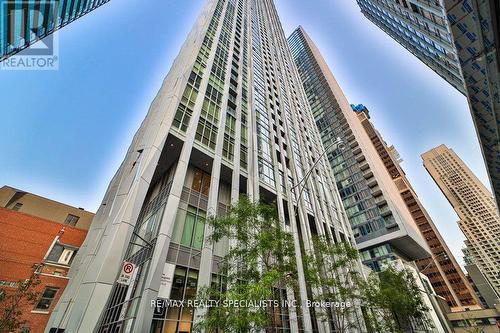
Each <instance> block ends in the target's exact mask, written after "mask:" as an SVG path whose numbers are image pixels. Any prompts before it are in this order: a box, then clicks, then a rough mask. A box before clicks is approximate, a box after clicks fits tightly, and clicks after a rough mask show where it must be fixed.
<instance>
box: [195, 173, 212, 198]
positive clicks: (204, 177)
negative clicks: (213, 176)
mask: <svg viewBox="0 0 500 333" xmlns="http://www.w3.org/2000/svg"><path fill="white" fill-rule="evenodd" d="M191 188H192V189H193V190H195V191H197V192H200V193H201V194H204V195H208V192H209V190H210V175H209V174H208V173H205V172H203V171H201V170H198V169H196V170H195V172H194V177H193V183H192V185H191Z"/></svg>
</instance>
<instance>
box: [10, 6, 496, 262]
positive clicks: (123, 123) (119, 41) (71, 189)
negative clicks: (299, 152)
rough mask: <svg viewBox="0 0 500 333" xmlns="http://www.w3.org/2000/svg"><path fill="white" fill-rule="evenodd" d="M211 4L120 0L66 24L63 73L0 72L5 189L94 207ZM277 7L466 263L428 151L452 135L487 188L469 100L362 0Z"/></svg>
mask: <svg viewBox="0 0 500 333" xmlns="http://www.w3.org/2000/svg"><path fill="white" fill-rule="evenodd" d="M203 3H204V1H202V0H183V1H180V0H177V1H173V0H141V1H135V0H120V1H119V0H112V1H111V2H110V3H108V4H106V5H104V6H103V7H101V8H99V9H98V10H96V11H94V12H92V13H91V14H89V15H86V16H85V17H83V18H81V19H79V20H78V21H76V22H74V23H72V24H70V25H69V26H67V27H65V28H64V29H62V30H61V31H60V32H59V59H60V62H59V70H58V71H24V72H21V71H3V70H2V71H0V101H2V103H1V106H0V117H1V118H0V133H1V147H2V155H1V157H0V186H1V185H3V184H7V185H11V186H14V187H17V188H20V189H23V190H26V191H30V192H34V193H37V194H39V195H43V196H47V197H49V198H52V199H55V200H58V201H62V202H65V203H68V204H71V205H74V206H78V207H84V208H85V209H87V210H91V211H95V210H96V209H97V208H98V206H99V204H100V201H101V199H102V197H103V195H104V192H105V190H106V187H107V185H108V182H109V180H110V179H111V177H112V176H113V174H114V172H115V170H116V169H117V168H118V166H119V164H120V162H121V160H122V159H123V157H124V156H125V152H126V150H127V148H128V145H129V143H130V142H131V140H132V136H133V134H134V132H135V130H136V129H137V128H138V126H139V124H140V122H141V120H142V118H143V117H144V116H145V114H146V111H147V109H148V106H149V103H150V102H151V101H152V99H153V97H154V95H155V94H156V92H157V90H158V89H159V87H160V84H161V81H162V80H163V77H164V76H165V75H166V73H167V71H168V69H169V68H170V65H171V63H172V61H173V59H174V58H175V56H176V55H177V52H178V51H179V49H180V46H181V44H182V42H183V41H184V39H185V37H186V36H187V33H188V32H189V30H190V28H191V26H192V24H193V23H194V20H195V19H196V16H197V14H198V13H199V11H200V9H201V8H202V6H203ZM276 5H277V7H278V12H279V14H280V17H281V20H282V23H283V27H284V30H285V33H286V34H287V35H288V34H289V33H291V32H292V31H293V29H295V28H296V27H297V26H298V25H299V24H301V25H302V26H303V27H304V28H305V29H306V30H307V32H308V33H309V35H310V36H311V38H312V39H313V40H314V41H315V42H316V44H317V45H318V47H319V49H320V50H321V52H322V53H323V56H324V57H325V59H326V60H327V62H328V64H329V66H330V68H331V69H332V72H333V73H334V75H335V76H336V78H337V80H338V81H339V83H340V85H341V86H342V88H343V90H344V92H345V94H346V95H347V97H348V98H349V100H350V102H351V103H354V104H357V103H363V104H365V105H366V106H367V107H368V108H369V109H370V113H371V116H372V121H373V122H374V123H375V125H376V126H377V128H378V129H379V131H380V132H381V133H382V135H383V136H384V138H385V139H386V141H387V142H388V143H389V144H394V145H395V146H396V148H397V149H398V151H399V152H400V154H401V156H402V158H403V159H404V162H403V167H404V169H405V171H406V173H407V175H408V177H409V178H410V180H411V181H412V184H413V186H414V188H415V190H416V191H417V193H418V195H419V197H420V199H421V200H422V201H423V203H424V205H425V207H426V208H427V210H428V211H429V213H430V214H431V216H432V217H433V219H434V222H435V223H436V225H437V226H438V228H439V230H441V233H442V234H443V236H444V238H445V240H446V241H447V243H448V244H449V246H450V248H451V249H452V251H453V252H454V254H455V256H456V257H457V259H459V260H460V261H461V258H462V254H461V252H460V248H461V247H462V246H463V239H464V237H463V235H462V233H461V231H460V230H459V229H458V226H457V224H456V221H457V219H458V218H457V216H456V214H455V213H454V212H453V210H452V208H451V207H450V205H449V204H448V202H447V201H446V199H445V198H444V196H443V195H442V194H441V192H440V191H439V189H438V188H437V186H436V185H435V184H434V183H433V181H432V179H431V178H430V176H429V175H428V174H427V172H426V171H425V169H424V168H423V166H422V163H421V159H420V154H421V153H423V152H424V151H426V150H428V149H430V148H432V147H434V146H437V145H439V144H441V143H444V144H446V145H448V146H449V147H451V148H453V149H454V150H455V151H456V152H457V153H458V155H459V156H461V157H462V159H464V161H465V162H466V163H467V164H468V165H469V167H470V168H471V169H472V170H473V171H474V172H475V173H476V174H477V175H478V177H479V178H480V179H481V180H482V181H483V182H485V183H486V184H487V186H489V184H488V183H487V176H486V171H485V168H484V164H483V160H482V156H481V152H480V149H479V145H478V142H477V138H476V135H475V131H474V128H473V126H472V120H471V117H470V114H469V111H468V107H467V102H466V99H465V97H463V96H462V95H461V94H460V93H458V92H457V91H456V90H454V88H452V87H451V86H450V85H449V84H448V83H446V82H445V81H444V80H443V79H441V78H440V77H439V76H437V75H436V74H434V72H432V71H431V70H430V69H428V68H427V67H426V66H425V65H424V64H422V63H421V62H420V61H419V60H418V59H416V58H415V57H414V56H413V55H411V54H410V53H409V52H407V51H406V50H405V49H403V48H402V47H401V46H400V45H399V44H397V43H396V42H394V41H393V40H392V39H391V38H390V37H388V36H387V35H385V34H384V33H383V32H382V31H381V30H379V29H378V28H377V27H375V26H374V25H373V24H372V23H371V22H369V21H368V20H367V19H365V18H364V16H363V15H362V14H361V13H360V12H359V9H358V7H357V5H356V3H355V1H354V0H349V1H348V0H344V1H332V0H309V1H300V0H276Z"/></svg>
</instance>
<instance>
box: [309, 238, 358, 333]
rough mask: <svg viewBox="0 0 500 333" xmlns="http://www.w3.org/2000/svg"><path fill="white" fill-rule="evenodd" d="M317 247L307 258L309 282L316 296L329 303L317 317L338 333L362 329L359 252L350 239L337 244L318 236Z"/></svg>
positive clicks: (317, 299)
mask: <svg viewBox="0 0 500 333" xmlns="http://www.w3.org/2000/svg"><path fill="white" fill-rule="evenodd" d="M313 248H314V250H311V251H309V252H308V253H306V255H305V259H304V263H305V265H304V266H305V272H306V281H307V283H308V285H309V286H310V287H311V288H312V289H313V290H315V292H313V293H311V294H312V295H313V299H314V300H315V301H318V302H324V303H323V304H328V306H325V307H324V308H323V311H321V312H319V311H317V314H316V316H317V317H318V319H321V320H324V321H329V322H330V325H331V326H333V328H334V329H335V332H338V333H344V332H349V331H351V329H352V328H358V329H360V328H362V327H363V322H362V319H361V318H360V317H361V314H360V313H359V311H358V310H359V307H360V304H361V302H362V299H363V295H362V293H361V289H360V288H359V286H360V285H362V283H363V277H362V275H361V272H360V271H359V264H358V258H359V252H358V251H357V250H356V249H355V248H354V247H352V246H351V245H350V244H349V243H347V242H341V243H336V244H335V243H333V242H331V241H329V240H328V239H327V238H325V237H316V238H314V240H313ZM318 312H319V313H318ZM333 328H332V329H333Z"/></svg>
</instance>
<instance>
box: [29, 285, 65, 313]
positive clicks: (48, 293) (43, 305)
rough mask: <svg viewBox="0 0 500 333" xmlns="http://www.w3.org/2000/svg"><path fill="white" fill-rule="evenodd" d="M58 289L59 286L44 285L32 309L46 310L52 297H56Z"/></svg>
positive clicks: (52, 299)
mask: <svg viewBox="0 0 500 333" xmlns="http://www.w3.org/2000/svg"><path fill="white" fill-rule="evenodd" d="M58 291H59V288H53V287H46V288H45V290H44V291H43V294H42V297H40V299H39V300H38V303H37V304H36V306H35V309H34V310H37V311H47V312H48V311H49V308H50V305H51V304H52V302H53V301H54V298H55V297H56V294H57V292H58Z"/></svg>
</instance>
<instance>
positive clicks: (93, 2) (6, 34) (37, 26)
mask: <svg viewBox="0 0 500 333" xmlns="http://www.w3.org/2000/svg"><path fill="white" fill-rule="evenodd" d="M108 1H109V0H45V1H42V0H0V25H1V26H0V61H2V60H4V59H6V58H8V57H10V56H12V55H14V54H16V53H18V52H20V51H22V50H23V49H25V48H27V47H28V46H30V45H31V44H33V43H35V42H37V41H39V40H41V39H43V38H45V37H47V36H49V35H50V34H52V33H53V32H54V31H56V30H58V29H60V28H62V27H64V26H65V25H67V24H69V23H71V22H73V21H74V20H76V19H78V18H80V17H82V16H83V15H85V14H87V13H89V12H91V11H93V10H94V9H96V8H98V7H99V6H101V5H103V4H105V3H107V2H108Z"/></svg>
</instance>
